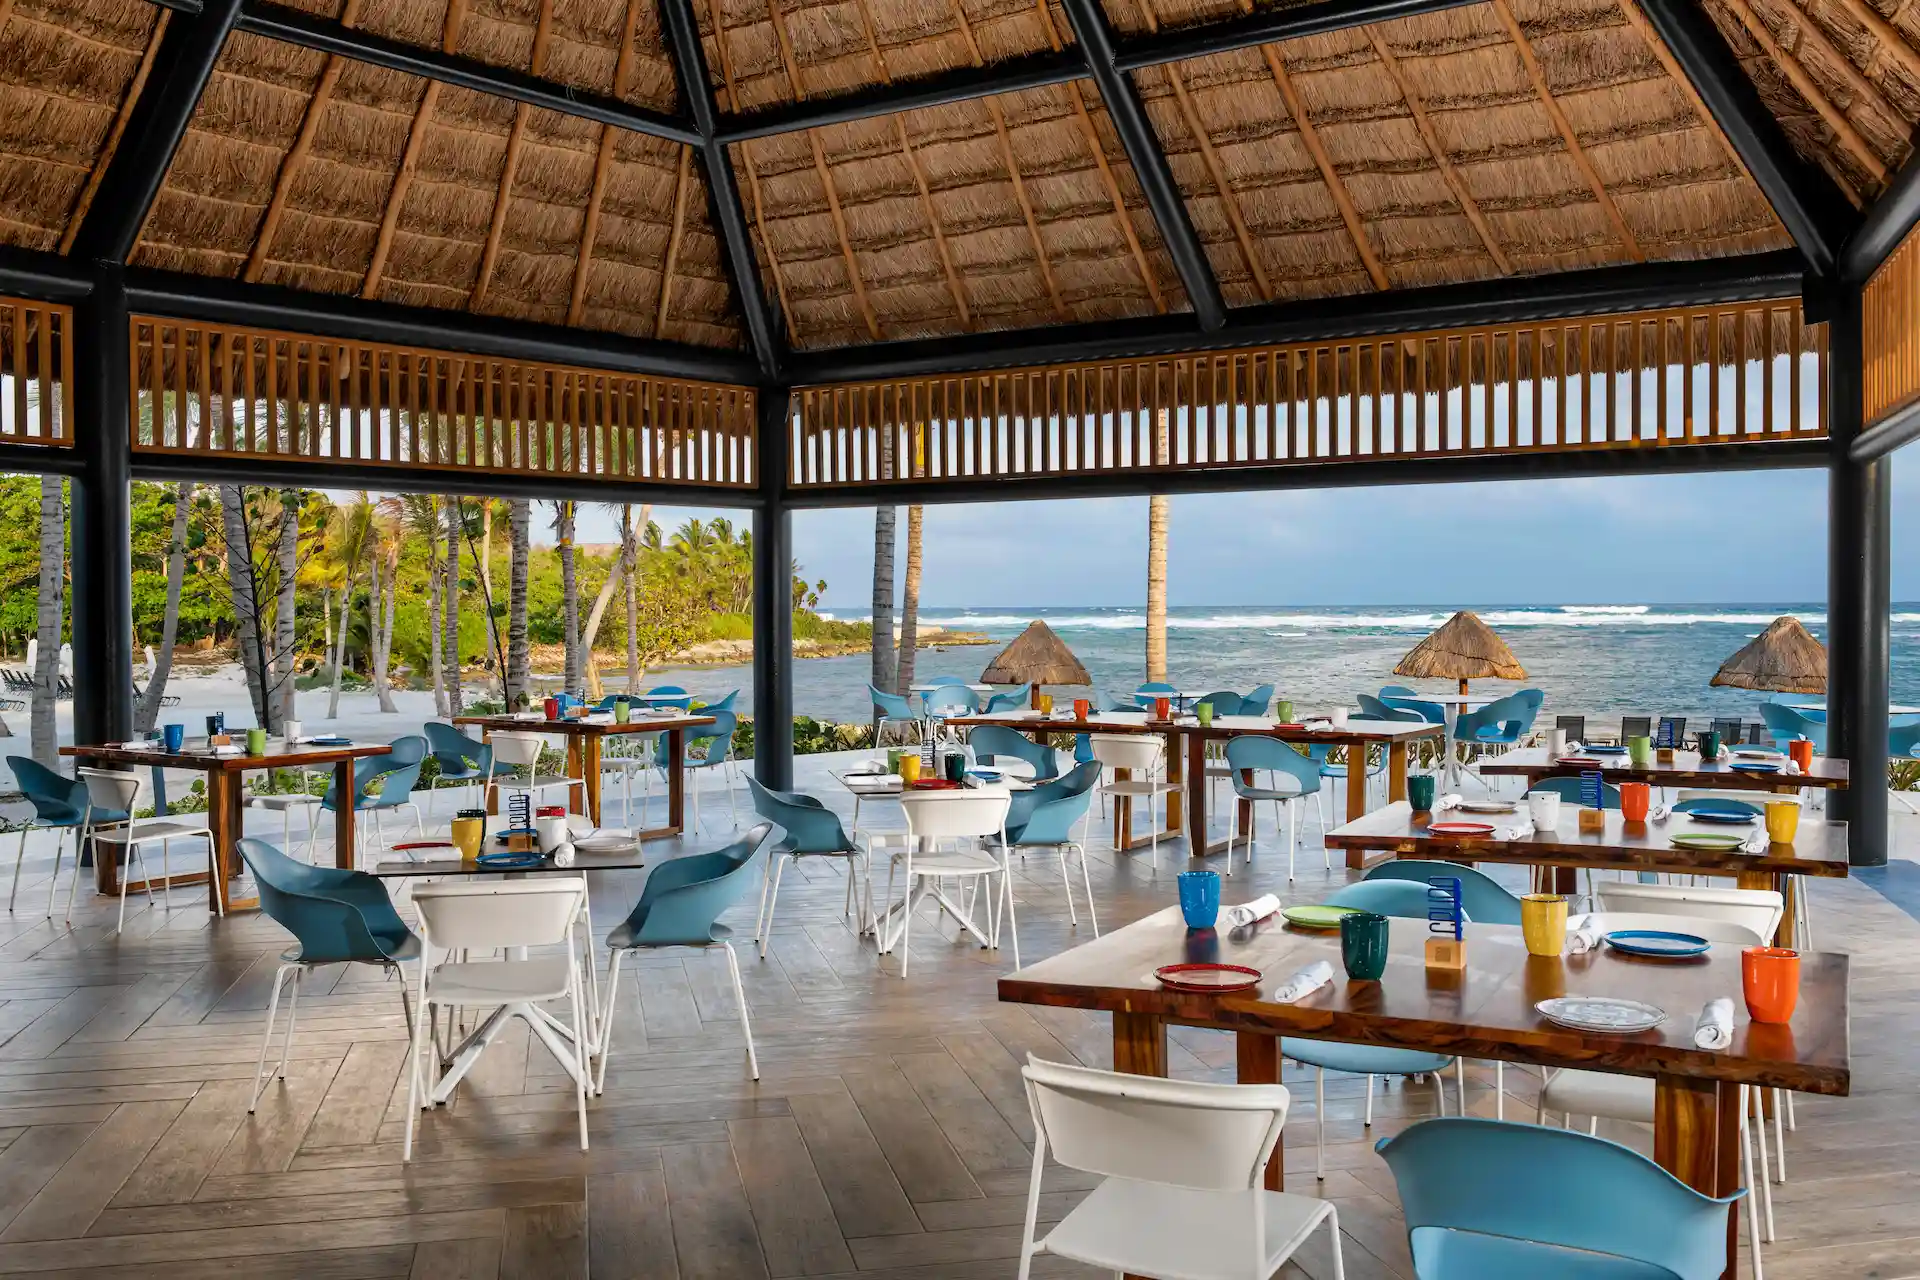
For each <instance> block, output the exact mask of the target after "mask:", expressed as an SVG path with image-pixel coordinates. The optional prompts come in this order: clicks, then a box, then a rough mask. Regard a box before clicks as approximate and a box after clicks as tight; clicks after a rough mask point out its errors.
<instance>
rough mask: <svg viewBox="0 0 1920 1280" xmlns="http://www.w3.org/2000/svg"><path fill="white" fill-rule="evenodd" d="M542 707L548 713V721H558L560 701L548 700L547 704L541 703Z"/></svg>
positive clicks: (555, 699)
mask: <svg viewBox="0 0 1920 1280" xmlns="http://www.w3.org/2000/svg"><path fill="white" fill-rule="evenodd" d="M540 705H541V707H542V708H543V709H545V711H546V713H547V719H549V720H558V719H559V718H560V699H558V698H548V699H547V700H546V701H545V702H543V703H541V704H540Z"/></svg>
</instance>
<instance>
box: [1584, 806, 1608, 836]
mask: <svg viewBox="0 0 1920 1280" xmlns="http://www.w3.org/2000/svg"><path fill="white" fill-rule="evenodd" d="M1606 829H1607V813H1606V810H1604V809H1582V810H1580V834H1581V835H1583V836H1585V835H1597V834H1599V833H1600V832H1602V831H1605V830H1606Z"/></svg>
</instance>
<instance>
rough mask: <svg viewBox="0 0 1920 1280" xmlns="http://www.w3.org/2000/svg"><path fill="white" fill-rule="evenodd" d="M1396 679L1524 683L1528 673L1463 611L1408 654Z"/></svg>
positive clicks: (1484, 627) (1502, 643)
mask: <svg viewBox="0 0 1920 1280" xmlns="http://www.w3.org/2000/svg"><path fill="white" fill-rule="evenodd" d="M1393 674H1395V675H1397V676H1409V677H1411V678H1413V679H1415V680H1423V679H1424V680H1435V679H1438V680H1459V681H1461V682H1463V683H1464V682H1465V681H1468V680H1486V679H1493V680H1525V679H1526V678H1527V669H1526V668H1525V667H1523V666H1521V665H1520V660H1519V659H1518V658H1516V657H1514V656H1513V650H1511V649H1509V648H1507V642H1506V641H1505V640H1502V639H1501V638H1500V637H1499V636H1497V635H1495V634H1494V632H1493V628H1491V627H1489V626H1488V625H1487V624H1486V623H1484V622H1482V621H1480V618H1479V616H1478V615H1477V614H1475V613H1473V612H1472V611H1471V610H1468V609H1462V610H1461V611H1460V612H1458V613H1456V614H1454V615H1453V616H1452V617H1451V618H1448V619H1447V620H1446V621H1445V622H1444V623H1442V624H1441V625H1440V628H1439V630H1437V631H1435V632H1434V633H1433V634H1432V635H1430V636H1428V637H1427V638H1426V639H1425V640H1422V641H1421V642H1420V643H1419V644H1417V645H1415V646H1413V648H1412V649H1410V650H1408V651H1407V656H1406V657H1404V658H1402V659H1400V665H1398V666H1396V667H1395V668H1394V669H1393Z"/></svg>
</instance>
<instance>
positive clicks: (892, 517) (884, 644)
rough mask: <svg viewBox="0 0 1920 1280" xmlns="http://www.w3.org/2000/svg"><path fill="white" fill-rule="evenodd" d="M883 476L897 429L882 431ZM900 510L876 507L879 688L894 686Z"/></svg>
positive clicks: (889, 469)
mask: <svg viewBox="0 0 1920 1280" xmlns="http://www.w3.org/2000/svg"><path fill="white" fill-rule="evenodd" d="M880 478H881V479H882V480H891V479H893V432H892V431H890V430H888V431H882V432H881V433H880ZM899 530H900V509H899V508H898V507H875V508H874V509H873V610H872V612H873V647H872V654H873V670H872V677H871V679H872V684H873V687H874V688H876V689H891V688H893V677H894V648H893V645H894V636H893V578H894V573H895V571H896V569H897V568H898V566H896V565H895V564H894V561H893V553H894V548H895V547H896V546H897V545H898V543H899V540H900V535H899Z"/></svg>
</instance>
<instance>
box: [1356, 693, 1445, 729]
mask: <svg viewBox="0 0 1920 1280" xmlns="http://www.w3.org/2000/svg"><path fill="white" fill-rule="evenodd" d="M1353 700H1354V702H1355V703H1356V704H1357V705H1358V706H1359V708H1360V718H1361V719H1362V720H1390V721H1396V722H1398V723H1401V724H1428V723H1431V722H1430V721H1429V720H1428V719H1427V718H1426V717H1425V716H1423V715H1421V714H1420V713H1419V712H1418V711H1415V710H1414V709H1413V708H1411V707H1396V706H1392V705H1390V704H1388V703H1386V702H1382V701H1381V700H1380V699H1379V698H1376V697H1374V696H1373V695H1372V694H1369V693H1356V694H1354V695H1353Z"/></svg>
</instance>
